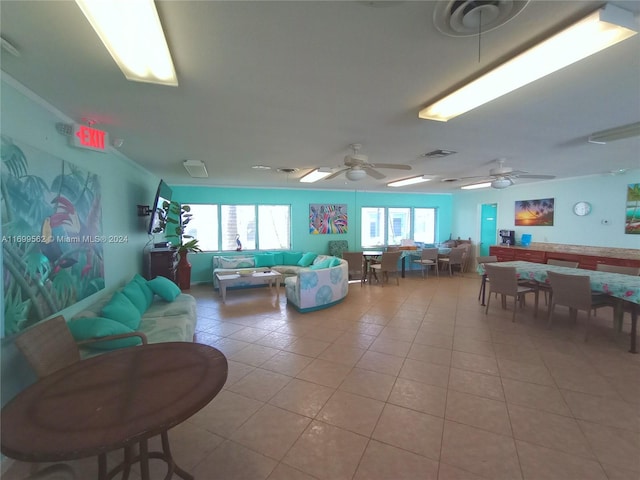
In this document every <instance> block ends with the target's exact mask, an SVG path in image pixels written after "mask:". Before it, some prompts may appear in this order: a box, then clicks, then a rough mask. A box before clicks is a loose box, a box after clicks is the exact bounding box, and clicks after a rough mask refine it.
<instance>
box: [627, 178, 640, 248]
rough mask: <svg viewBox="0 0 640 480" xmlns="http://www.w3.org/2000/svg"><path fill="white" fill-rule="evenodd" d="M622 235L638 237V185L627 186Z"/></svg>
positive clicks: (639, 221)
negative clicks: (628, 234)
mask: <svg viewBox="0 0 640 480" xmlns="http://www.w3.org/2000/svg"><path fill="white" fill-rule="evenodd" d="M625 211H626V214H625V221H624V233H634V234H636V235H640V183H632V184H630V185H628V186H627V205H626V210H625Z"/></svg>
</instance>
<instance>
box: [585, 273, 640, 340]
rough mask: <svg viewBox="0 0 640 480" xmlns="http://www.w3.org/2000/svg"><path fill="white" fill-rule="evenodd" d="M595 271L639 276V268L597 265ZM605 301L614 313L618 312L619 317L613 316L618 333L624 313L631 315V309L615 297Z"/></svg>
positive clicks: (626, 303) (627, 304)
mask: <svg viewBox="0 0 640 480" xmlns="http://www.w3.org/2000/svg"><path fill="white" fill-rule="evenodd" d="M596 270H598V271H600V272H609V273H620V274H622V275H631V276H634V277H636V276H638V275H640V267H625V266H623V265H607V264H605V263H598V264H597V265H596ZM606 301H607V302H608V303H609V305H611V307H613V309H614V310H615V311H616V312H620V314H619V315H614V317H615V318H616V321H615V322H616V325H615V329H616V331H618V332H621V331H622V324H623V318H622V317H623V315H624V313H632V311H633V308H634V307H632V306H631V305H630V304H629V303H628V302H625V301H624V300H622V299H619V298H615V297H607V298H606ZM593 313H594V314H595V313H596V309H594V310H593Z"/></svg>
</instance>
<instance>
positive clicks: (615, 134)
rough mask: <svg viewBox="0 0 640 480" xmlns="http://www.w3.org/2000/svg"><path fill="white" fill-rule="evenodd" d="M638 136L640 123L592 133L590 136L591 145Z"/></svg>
mask: <svg viewBox="0 0 640 480" xmlns="http://www.w3.org/2000/svg"><path fill="white" fill-rule="evenodd" d="M638 135H640V122H636V123H630V124H628V125H622V126H621V127H615V128H610V129H609V130H602V131H601V132H596V133H592V134H591V135H589V143H599V144H605V143H608V142H612V141H614V140H621V139H623V138H630V137H637V136H638Z"/></svg>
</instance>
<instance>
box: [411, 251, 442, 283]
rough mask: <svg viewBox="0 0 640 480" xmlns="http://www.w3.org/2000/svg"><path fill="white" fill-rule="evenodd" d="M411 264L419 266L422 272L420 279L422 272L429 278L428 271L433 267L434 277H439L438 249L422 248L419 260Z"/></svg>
mask: <svg viewBox="0 0 640 480" xmlns="http://www.w3.org/2000/svg"><path fill="white" fill-rule="evenodd" d="M412 263H416V264H418V265H420V267H421V270H422V278H424V272H425V271H426V272H427V276H429V269H430V268H431V267H434V269H435V271H436V276H438V277H439V276H440V272H439V270H438V249H437V248H423V249H422V251H421V252H420V258H416V259H414V260H413V262H412Z"/></svg>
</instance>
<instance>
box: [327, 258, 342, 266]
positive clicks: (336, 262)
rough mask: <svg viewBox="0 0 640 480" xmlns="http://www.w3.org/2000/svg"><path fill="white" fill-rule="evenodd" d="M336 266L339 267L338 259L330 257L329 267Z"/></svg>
mask: <svg viewBox="0 0 640 480" xmlns="http://www.w3.org/2000/svg"><path fill="white" fill-rule="evenodd" d="M338 265H340V259H339V258H337V257H331V265H329V266H330V267H337V266H338Z"/></svg>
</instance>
